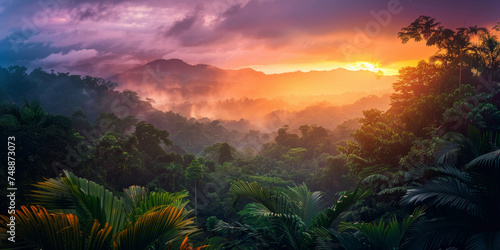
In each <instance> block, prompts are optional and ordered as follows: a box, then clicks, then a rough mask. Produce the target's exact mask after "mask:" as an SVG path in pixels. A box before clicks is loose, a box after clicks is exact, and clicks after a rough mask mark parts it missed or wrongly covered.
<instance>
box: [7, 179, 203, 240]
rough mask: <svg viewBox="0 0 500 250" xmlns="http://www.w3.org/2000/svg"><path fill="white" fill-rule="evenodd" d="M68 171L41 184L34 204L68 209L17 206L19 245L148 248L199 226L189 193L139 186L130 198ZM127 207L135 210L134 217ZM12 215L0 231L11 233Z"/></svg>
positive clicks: (186, 234) (129, 192)
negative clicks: (187, 207) (188, 203)
mask: <svg viewBox="0 0 500 250" xmlns="http://www.w3.org/2000/svg"><path fill="white" fill-rule="evenodd" d="M65 175H66V176H65V177H61V178H59V179H49V180H47V181H45V182H40V183H38V184H36V185H35V186H36V187H37V188H38V189H39V190H35V191H34V194H33V195H32V197H33V198H34V201H35V203H38V204H41V205H46V206H47V207H51V208H52V209H51V210H52V211H61V210H62V211H65V213H61V212H50V211H51V210H49V211H48V210H46V209H45V208H44V207H43V206H38V207H35V206H32V207H30V209H31V210H29V209H28V208H26V207H24V206H22V207H21V210H16V215H15V216H16V229H18V231H16V232H18V233H19V236H20V238H22V241H21V240H20V246H28V245H32V246H37V247H43V248H48V249H69V248H71V249H72V248H75V249H145V248H148V247H150V246H151V245H153V244H164V243H166V242H174V243H179V244H180V241H181V240H182V239H185V237H187V236H188V235H190V234H193V233H195V232H196V231H198V229H197V228H196V227H194V226H193V225H192V224H193V221H192V220H193V219H192V218H186V217H187V215H188V212H187V211H186V210H185V209H184V207H185V205H186V202H182V200H181V199H182V198H184V197H186V196H187V192H183V193H172V194H171V193H155V192H153V193H150V194H148V193H147V191H146V190H145V189H144V188H141V187H136V186H135V187H131V188H129V189H128V190H125V194H126V198H125V199H120V198H118V197H117V196H114V195H113V194H112V193H111V192H110V191H108V190H105V189H104V188H103V187H102V186H100V185H97V184H96V183H94V182H89V181H87V180H85V179H82V178H78V177H76V176H75V175H73V174H72V173H70V172H67V171H66V172H65ZM126 211H127V212H130V215H129V220H128V219H127V216H126ZM8 220H10V219H9V218H8V217H7V216H1V217H0V221H2V225H3V226H0V233H2V234H5V233H6V232H7V230H8V227H7V226H6V224H7V221H8ZM4 222H5V223H4ZM103 223H104V224H103ZM81 226H86V227H84V228H80V227H81ZM122 226H123V227H122ZM41 229H42V230H41ZM111 236H112V237H111ZM184 245H186V243H185V244H184Z"/></svg>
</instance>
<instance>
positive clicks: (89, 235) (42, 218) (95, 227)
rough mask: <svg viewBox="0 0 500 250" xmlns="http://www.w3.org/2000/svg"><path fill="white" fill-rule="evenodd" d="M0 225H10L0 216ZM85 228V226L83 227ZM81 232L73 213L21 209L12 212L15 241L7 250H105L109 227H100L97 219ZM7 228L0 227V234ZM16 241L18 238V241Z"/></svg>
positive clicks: (22, 207)
mask: <svg viewBox="0 0 500 250" xmlns="http://www.w3.org/2000/svg"><path fill="white" fill-rule="evenodd" d="M0 221H1V222H2V225H6V224H7V223H8V222H10V219H9V218H8V217H7V216H4V215H0ZM83 225H86V224H83ZM87 225H89V226H90V227H89V228H88V229H90V230H85V229H84V228H81V223H80V221H79V220H78V217H77V216H74V215H73V214H64V213H51V212H48V211H47V210H46V209H45V208H43V207H40V206H30V207H29V208H28V207H25V206H21V209H20V210H16V230H15V232H16V242H15V243H14V244H10V245H9V247H12V248H11V249H26V248H30V249H32V248H41V249H54V250H58V249H61V250H64V249H76V250H80V249H82V250H83V249H89V250H90V249H107V242H106V240H107V238H108V237H109V236H110V235H111V230H112V227H111V226H110V225H109V224H107V223H106V224H105V225H103V226H101V224H100V223H99V221H98V220H94V221H93V223H89V224H87ZM7 230H8V229H7V228H5V227H3V226H2V227H1V228H0V231H1V232H2V234H5V235H7V234H6V232H7ZM19 238H20V239H19Z"/></svg>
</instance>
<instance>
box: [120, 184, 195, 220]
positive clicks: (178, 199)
mask: <svg viewBox="0 0 500 250" xmlns="http://www.w3.org/2000/svg"><path fill="white" fill-rule="evenodd" d="M186 197H188V192H187V191H183V192H178V193H168V192H163V193H156V192H152V193H150V194H149V196H147V197H146V198H145V199H144V200H142V201H140V202H139V203H138V204H137V206H136V207H135V209H133V210H132V211H131V212H130V213H129V221H130V222H136V221H137V218H138V217H139V216H142V215H143V214H145V213H147V212H148V211H150V210H151V209H155V210H157V209H159V208H161V207H165V206H169V205H172V206H175V207H178V208H180V209H183V208H184V207H185V206H186V205H187V203H188V202H187V201H182V199H183V198H186Z"/></svg>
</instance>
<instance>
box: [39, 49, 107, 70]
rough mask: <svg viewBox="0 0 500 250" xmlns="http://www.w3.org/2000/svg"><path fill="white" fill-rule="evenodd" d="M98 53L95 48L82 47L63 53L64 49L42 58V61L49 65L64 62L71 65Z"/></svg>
mask: <svg viewBox="0 0 500 250" xmlns="http://www.w3.org/2000/svg"><path fill="white" fill-rule="evenodd" d="M97 55H98V52H97V50H95V49H82V50H70V51H69V52H68V53H65V54H64V53H63V52H62V51H61V52H59V53H56V54H50V55H49V56H47V57H45V58H43V59H40V60H39V62H40V63H45V64H49V65H54V64H56V65H57V64H64V65H69V66H74V65H76V64H78V63H81V62H82V61H84V60H86V59H89V58H94V57H96V56H97Z"/></svg>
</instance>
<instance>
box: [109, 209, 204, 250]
mask: <svg viewBox="0 0 500 250" xmlns="http://www.w3.org/2000/svg"><path fill="white" fill-rule="evenodd" d="M185 217H186V213H184V212H183V209H180V208H177V207H174V206H167V207H165V208H163V209H161V210H159V211H155V212H150V213H146V214H144V215H143V216H141V217H139V218H138V219H137V221H136V222H135V223H133V222H130V223H129V225H128V226H127V228H126V229H125V230H123V231H121V232H119V233H118V234H116V235H113V245H114V247H115V249H118V250H121V249H131V250H134V249H143V248H144V247H145V246H146V247H147V246H150V245H152V244H153V243H155V242H156V241H157V239H159V238H160V237H164V238H165V239H167V240H168V241H179V240H180V239H182V238H183V237H185V236H187V235H189V234H192V233H195V232H196V231H197V229H196V227H195V226H193V219H192V218H189V219H186V218H185Z"/></svg>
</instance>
